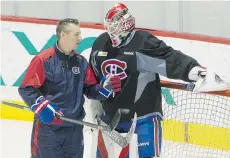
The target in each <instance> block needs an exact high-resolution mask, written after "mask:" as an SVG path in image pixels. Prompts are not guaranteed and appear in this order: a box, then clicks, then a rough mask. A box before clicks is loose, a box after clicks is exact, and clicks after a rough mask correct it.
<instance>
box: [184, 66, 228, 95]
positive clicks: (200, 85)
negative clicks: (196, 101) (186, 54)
mask: <svg viewBox="0 0 230 158" xmlns="http://www.w3.org/2000/svg"><path fill="white" fill-rule="evenodd" d="M188 77H189V79H190V80H192V81H195V82H194V85H193V91H199V92H209V91H222V90H226V89H229V88H230V87H229V84H228V83H226V82H225V81H224V80H223V79H221V78H220V77H219V76H218V75H217V74H216V73H215V72H214V71H211V70H210V69H207V68H204V67H200V66H196V67H194V68H192V69H191V71H190V72H189V74H188Z"/></svg>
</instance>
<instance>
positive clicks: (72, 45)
mask: <svg viewBox="0 0 230 158" xmlns="http://www.w3.org/2000/svg"><path fill="white" fill-rule="evenodd" d="M81 39H82V38H81V30H80V26H79V25H76V24H69V25H68V31H67V32H65V33H64V34H63V40H64V42H65V45H66V46H67V47H68V49H70V50H74V49H76V48H77V46H78V44H79V42H80V41H81Z"/></svg>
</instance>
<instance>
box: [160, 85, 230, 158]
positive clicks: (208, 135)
mask: <svg viewBox="0 0 230 158" xmlns="http://www.w3.org/2000/svg"><path fill="white" fill-rule="evenodd" d="M162 85H163V87H162V96H163V112H164V121H163V122H162V126H163V127H162V128H163V144H162V156H161V157H164V158H177V157H183V158H230V90H226V91H222V92H213V93H197V92H191V91H186V90H183V84H178V83H172V82H170V83H167V82H162Z"/></svg>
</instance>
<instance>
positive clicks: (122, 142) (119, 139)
mask: <svg viewBox="0 0 230 158" xmlns="http://www.w3.org/2000/svg"><path fill="white" fill-rule="evenodd" d="M2 103H3V104H5V105H9V106H12V107H16V108H19V109H23V110H27V111H31V110H30V108H28V107H26V106H22V105H19V104H15V103H10V102H6V101H2ZM127 113H129V110H128V109H118V111H117V112H116V114H115V116H114V118H113V121H112V122H111V124H113V125H114V126H113V125H111V126H108V125H107V124H106V123H104V122H103V121H101V120H100V118H97V117H96V118H97V120H98V121H99V120H100V124H99V125H97V124H93V123H89V122H84V121H79V120H74V119H70V118H66V117H63V116H60V115H59V114H58V115H56V117H57V118H59V119H61V120H64V121H68V122H72V123H75V124H80V125H84V126H89V127H92V128H96V129H99V130H101V131H102V132H103V133H105V134H106V135H107V136H108V137H109V138H110V139H112V140H113V141H114V142H115V143H117V144H118V145H119V146H121V147H125V146H126V145H128V144H129V142H130V140H131V138H132V136H133V134H134V131H135V129H136V122H137V115H136V113H135V115H134V119H133V123H132V126H131V128H130V130H129V132H128V133H127V135H126V136H125V137H123V136H122V135H121V134H120V133H118V132H117V131H115V130H111V129H110V127H112V129H115V126H117V124H118V122H119V120H120V117H121V116H120V115H121V114H127ZM115 117H118V118H117V119H116V118H115Z"/></svg>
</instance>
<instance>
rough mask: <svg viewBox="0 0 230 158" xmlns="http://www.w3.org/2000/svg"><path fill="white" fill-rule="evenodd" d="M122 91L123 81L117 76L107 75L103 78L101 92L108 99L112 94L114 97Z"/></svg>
mask: <svg viewBox="0 0 230 158" xmlns="http://www.w3.org/2000/svg"><path fill="white" fill-rule="evenodd" d="M120 91H121V79H120V78H119V77H117V76H113V75H112V74H107V75H105V76H103V78H102V80H101V82H100V86H99V92H100V93H101V94H102V95H103V96H105V97H106V98H108V97H109V96H110V95H111V94H112V93H113V97H114V96H115V94H116V93H118V92H120Z"/></svg>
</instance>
